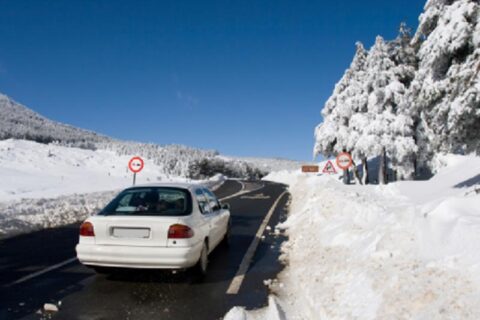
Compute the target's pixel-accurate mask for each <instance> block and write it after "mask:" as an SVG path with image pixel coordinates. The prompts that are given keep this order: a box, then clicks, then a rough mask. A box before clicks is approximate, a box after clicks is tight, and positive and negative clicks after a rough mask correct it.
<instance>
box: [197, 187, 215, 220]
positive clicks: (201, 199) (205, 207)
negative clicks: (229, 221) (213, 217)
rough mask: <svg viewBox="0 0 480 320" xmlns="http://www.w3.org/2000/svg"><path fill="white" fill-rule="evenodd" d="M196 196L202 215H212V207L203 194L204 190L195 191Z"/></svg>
mask: <svg viewBox="0 0 480 320" xmlns="http://www.w3.org/2000/svg"><path fill="white" fill-rule="evenodd" d="M195 196H196V198H197V202H198V207H199V209H200V212H201V213H202V214H207V213H211V212H212V210H211V209H210V206H209V204H208V199H207V197H206V196H205V194H204V193H203V191H202V189H197V190H195Z"/></svg>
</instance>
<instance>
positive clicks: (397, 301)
mask: <svg viewBox="0 0 480 320" xmlns="http://www.w3.org/2000/svg"><path fill="white" fill-rule="evenodd" d="M438 162H439V165H440V166H441V165H443V166H444V167H443V168H441V169H439V172H438V173H437V175H436V176H435V177H433V178H432V179H431V180H429V181H405V182H397V183H391V184H389V185H387V186H356V185H350V186H346V185H343V184H341V183H340V182H339V181H338V177H331V176H316V175H308V174H302V173H300V172H279V173H275V174H271V175H270V176H268V177H267V178H266V179H268V180H274V181H278V182H282V183H287V184H289V185H290V192H291V194H292V199H293V200H292V203H291V205H290V215H289V218H288V219H287V221H286V222H284V223H283V224H281V225H280V226H278V227H277V232H278V229H280V230H285V232H286V233H287V234H288V236H289V240H288V241H287V242H285V244H284V245H283V247H282V250H283V255H282V257H281V259H282V260H283V261H285V264H286V267H285V269H284V270H283V271H282V272H281V273H280V275H279V277H278V278H277V279H275V280H273V281H271V284H270V288H271V290H272V295H273V296H272V297H271V298H270V299H269V304H270V305H269V307H267V308H265V309H263V310H257V311H253V312H252V311H245V310H243V309H242V308H234V309H232V310H231V311H230V312H229V313H228V314H227V315H226V319H228V320H233V319H283V318H286V319H479V318H480V304H479V303H478V301H479V299H480V185H479V183H480V157H474V156H452V155H449V156H443V157H439V158H438Z"/></svg>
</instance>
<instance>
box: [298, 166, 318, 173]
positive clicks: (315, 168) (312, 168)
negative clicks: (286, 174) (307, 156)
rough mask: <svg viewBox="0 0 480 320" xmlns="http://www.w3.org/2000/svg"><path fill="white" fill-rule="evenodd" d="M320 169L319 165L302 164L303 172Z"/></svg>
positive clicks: (314, 171) (313, 171)
mask: <svg viewBox="0 0 480 320" xmlns="http://www.w3.org/2000/svg"><path fill="white" fill-rule="evenodd" d="M318 171H320V168H319V167H318V166H308V165H305V166H302V172H309V173H316V172H318Z"/></svg>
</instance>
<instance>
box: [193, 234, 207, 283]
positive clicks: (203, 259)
mask: <svg viewBox="0 0 480 320" xmlns="http://www.w3.org/2000/svg"><path fill="white" fill-rule="evenodd" d="M207 269H208V245H207V241H205V242H203V246H202V251H201V252H200V258H199V259H198V262H197V264H196V265H195V266H194V267H193V272H194V275H195V276H197V277H199V278H203V277H204V276H205V275H206V274H207Z"/></svg>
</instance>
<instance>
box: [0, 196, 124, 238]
mask: <svg viewBox="0 0 480 320" xmlns="http://www.w3.org/2000/svg"><path fill="white" fill-rule="evenodd" d="M116 193H117V192H115V191H109V192H98V193H89V194H74V195H69V196H61V197H58V198H40V199H22V200H18V201H9V202H4V203H0V239H1V238H5V237H7V236H9V237H10V236H14V235H16V234H20V233H27V232H31V231H36V230H40V229H45V228H53V227H59V226H64V225H68V224H71V223H75V222H80V221H83V220H85V219H86V218H87V217H88V216H90V215H91V214H92V213H96V212H98V211H100V209H102V208H103V207H104V206H105V205H106V204H107V203H108V202H109V201H110V200H112V198H113V197H114V196H115V194H116Z"/></svg>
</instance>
